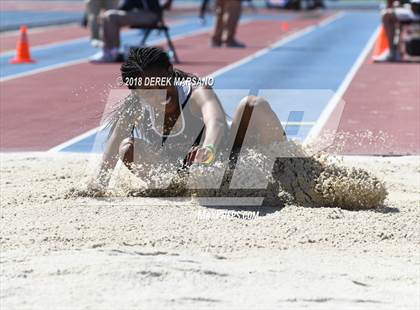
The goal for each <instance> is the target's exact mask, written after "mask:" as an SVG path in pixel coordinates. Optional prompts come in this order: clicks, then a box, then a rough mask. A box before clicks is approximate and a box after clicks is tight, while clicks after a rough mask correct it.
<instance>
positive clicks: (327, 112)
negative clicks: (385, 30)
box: [303, 27, 380, 145]
mask: <svg viewBox="0 0 420 310" xmlns="http://www.w3.org/2000/svg"><path fill="white" fill-rule="evenodd" d="M379 29H380V27H378V28H377V29H376V30H375V31H374V33H373V34H372V36H371V37H370V38H369V40H368V42H367V43H366V45H365V47H364V49H363V50H362V52H361V53H360V55H359V57H358V58H357V59H356V61H355V62H354V64H353V66H352V67H351V69H350V71H349V72H348V73H347V75H346V77H345V78H344V80H343V82H342V83H341V85H340V87H339V88H338V89H337V91H336V92H335V93H334V95H333V96H332V98H331V99H330V101H329V102H328V104H327V106H326V107H325V108H324V110H323V111H322V113H321V115H320V116H319V118H318V120H317V121H316V124H315V125H314V126H313V127H312V128H311V130H310V131H309V133H308V135H307V137H306V139H305V140H304V142H303V144H304V145H307V144H310V143H311V142H312V141H315V139H316V137H318V136H319V134H320V133H321V130H322V128H323V127H324V126H325V124H326V123H327V121H328V119H329V118H330V116H331V114H332V112H333V111H334V110H335V108H336V106H337V105H338V103H339V102H340V100H341V98H342V97H343V95H344V93H345V92H346V90H347V89H348V87H349V86H350V84H351V82H352V81H353V79H354V77H355V75H356V73H357V72H358V71H359V69H360V67H361V66H362V64H363V63H364V61H365V59H366V57H367V56H368V55H369V52H370V51H371V50H372V48H373V45H374V44H375V41H376V38H377V37H378V34H379Z"/></svg>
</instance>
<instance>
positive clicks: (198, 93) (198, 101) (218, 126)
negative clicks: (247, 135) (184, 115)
mask: <svg viewBox="0 0 420 310" xmlns="http://www.w3.org/2000/svg"><path fill="white" fill-rule="evenodd" d="M191 99H192V101H193V102H194V103H195V104H194V105H193V109H192V112H193V113H194V110H195V109H198V110H200V114H201V115H202V117H203V122H204V125H205V126H206V136H205V137H204V142H203V145H204V146H206V145H214V146H217V145H218V144H219V142H220V140H221V139H222V138H223V137H224V136H225V132H226V130H227V123H226V118H225V113H224V111H223V108H222V105H221V103H220V101H219V99H218V98H217V96H216V94H215V93H214V91H213V90H212V89H210V88H204V87H200V88H198V89H195V90H194V92H193V93H192V95H191ZM205 157H206V150H200V151H198V153H197V155H196V156H195V161H196V162H200V161H201V160H203V158H205Z"/></svg>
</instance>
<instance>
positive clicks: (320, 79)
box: [63, 12, 379, 152]
mask: <svg viewBox="0 0 420 310" xmlns="http://www.w3.org/2000/svg"><path fill="white" fill-rule="evenodd" d="M378 25H379V17H378V14H377V13H376V12H375V13H370V12H359V13H346V14H345V15H344V16H343V17H341V18H339V19H338V20H336V21H334V22H332V23H330V24H328V25H326V26H323V27H317V28H316V29H315V30H314V31H312V32H309V33H307V34H305V35H303V36H301V37H299V38H297V39H295V40H292V41H290V42H288V43H287V44H285V45H283V46H281V47H278V48H275V49H273V50H271V51H270V52H268V53H267V54H264V55H263V56H261V57H258V58H256V59H254V60H252V61H250V62H248V63H245V64H243V65H241V66H239V67H236V68H234V69H232V70H229V71H227V72H225V73H223V74H221V75H219V76H217V78H216V85H215V88H216V92H217V93H218V96H219V98H220V99H221V102H222V103H223V106H224V108H225V110H226V112H227V113H228V114H230V115H231V114H232V113H233V111H234V108H235V106H236V105H237V103H238V102H239V101H240V99H241V98H242V97H244V96H246V95H248V94H258V95H261V96H263V97H265V98H266V99H267V100H268V101H269V102H270V103H271V106H272V108H273V110H274V111H275V112H276V114H277V115H278V117H279V119H280V120H281V121H282V122H283V123H284V124H285V125H286V133H287V134H288V137H289V138H296V139H304V138H305V137H306V136H307V134H308V132H309V130H310V129H311V127H312V124H313V123H314V122H316V121H317V119H318V118H319V116H320V114H321V112H322V111H323V110H324V108H325V106H326V105H327V103H328V102H329V100H330V99H331V97H332V95H333V94H334V93H335V92H336V91H337V89H338V88H339V86H340V84H341V83H342V81H343V80H344V78H345V77H346V75H347V73H348V72H349V71H350V69H351V67H352V65H353V64H354V63H355V61H356V60H357V58H358V56H359V55H360V54H361V52H362V50H363V49H364V47H365V45H366V43H367V42H368V40H369V38H370V37H371V35H372V34H373V33H374V31H375V30H376V28H377V27H378ZM288 122H293V123H291V124H289V125H287V123H288ZM296 122H297V123H300V122H304V123H303V125H299V124H297V125H296ZM105 134H106V133H100V134H99V136H98V139H97V140H96V144H97V146H96V147H95V151H97V152H100V151H101V149H102V146H103V141H104V136H105ZM96 138H97V137H96V136H95V135H91V136H89V137H87V138H85V139H83V140H81V141H79V142H77V143H75V144H73V145H70V146H68V147H66V148H65V149H63V151H68V152H90V151H92V149H93V144H94V141H95V139H96Z"/></svg>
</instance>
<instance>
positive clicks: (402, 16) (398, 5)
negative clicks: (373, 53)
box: [374, 0, 420, 62]
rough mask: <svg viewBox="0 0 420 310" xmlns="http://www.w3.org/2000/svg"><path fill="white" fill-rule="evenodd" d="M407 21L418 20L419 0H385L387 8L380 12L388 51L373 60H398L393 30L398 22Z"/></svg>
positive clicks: (419, 17)
mask: <svg viewBox="0 0 420 310" xmlns="http://www.w3.org/2000/svg"><path fill="white" fill-rule="evenodd" d="M409 21H420V0H407V1H393V0H387V8H386V9H385V10H383V12H382V24H383V27H384V30H385V33H386V36H387V39H388V46H389V52H388V53H387V54H385V55H381V56H380V57H376V58H375V59H374V60H375V61H377V62H382V61H398V60H399V59H400V58H401V55H399V51H398V43H399V42H396V40H395V30H396V28H397V26H398V24H399V23H400V22H409ZM397 41H398V40H397Z"/></svg>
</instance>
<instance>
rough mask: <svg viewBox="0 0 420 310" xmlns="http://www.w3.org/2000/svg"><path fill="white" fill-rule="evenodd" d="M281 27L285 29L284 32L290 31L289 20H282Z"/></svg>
mask: <svg viewBox="0 0 420 310" xmlns="http://www.w3.org/2000/svg"><path fill="white" fill-rule="evenodd" d="M280 28H281V30H282V31H284V32H286V31H289V23H288V22H282V23H281V24H280Z"/></svg>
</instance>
